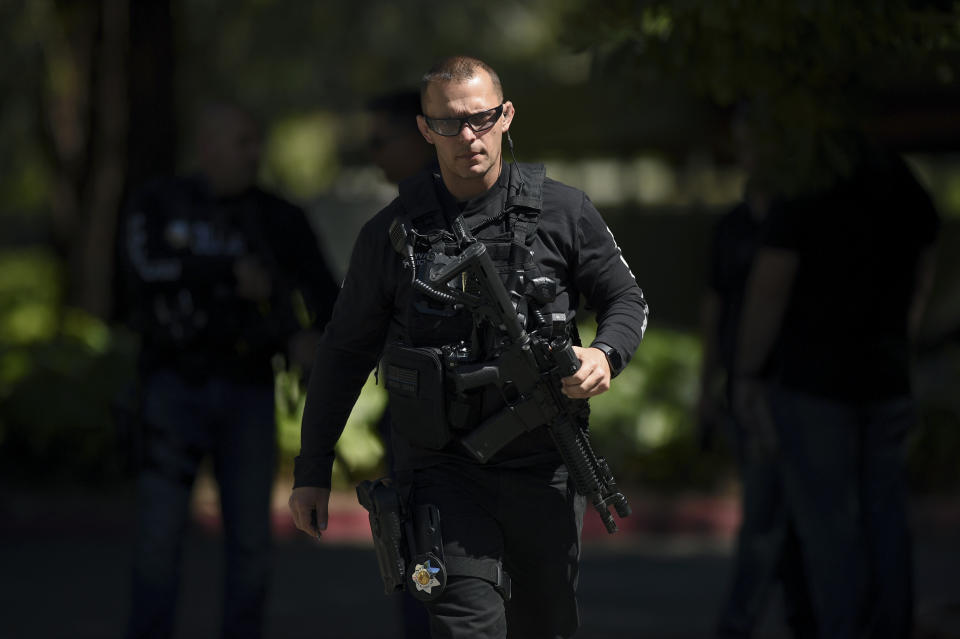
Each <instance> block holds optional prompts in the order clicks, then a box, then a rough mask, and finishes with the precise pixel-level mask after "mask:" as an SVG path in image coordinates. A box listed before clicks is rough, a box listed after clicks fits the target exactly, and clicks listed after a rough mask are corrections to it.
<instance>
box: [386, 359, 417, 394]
mask: <svg viewBox="0 0 960 639" xmlns="http://www.w3.org/2000/svg"><path fill="white" fill-rule="evenodd" d="M418 380H419V374H418V372H417V371H416V369H413V368H401V367H400V366H393V365H388V366H387V367H386V373H385V375H384V384H385V386H386V388H387V390H389V391H394V392H396V393H399V394H400V395H406V396H408V397H416V396H417V389H418Z"/></svg>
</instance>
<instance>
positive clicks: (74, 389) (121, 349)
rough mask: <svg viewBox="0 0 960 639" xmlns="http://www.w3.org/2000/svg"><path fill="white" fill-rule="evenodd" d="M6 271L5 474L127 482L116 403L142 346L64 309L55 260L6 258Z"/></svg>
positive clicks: (2, 363) (1, 385)
mask: <svg viewBox="0 0 960 639" xmlns="http://www.w3.org/2000/svg"><path fill="white" fill-rule="evenodd" d="M0 271H2V272H3V273H4V274H5V277H4V279H3V280H0V467H3V469H4V473H5V474H6V475H7V476H19V477H30V478H31V480H32V481H34V482H44V481H51V480H60V479H70V480H71V481H81V482H103V481H108V480H115V479H117V478H118V477H119V474H120V468H121V460H120V458H119V456H118V451H117V449H116V438H115V431H114V425H113V417H112V414H111V404H112V402H113V398H114V396H115V394H116V393H117V390H118V389H120V388H122V387H123V385H124V384H126V383H128V382H129V380H130V379H131V377H132V372H133V360H134V348H135V344H134V340H133V338H132V337H131V336H129V335H127V334H125V333H123V332H119V331H111V330H110V328H109V327H108V326H106V325H105V324H104V323H102V322H101V321H100V320H98V319H96V318H94V317H92V316H90V315H87V314H85V313H82V312H81V311H78V310H75V309H61V308H60V306H59V304H58V302H59V299H60V292H59V282H60V274H59V268H58V266H57V261H56V258H55V257H54V256H53V255H51V254H50V253H48V252H46V251H44V250H41V249H27V250H19V251H12V252H7V253H3V254H0ZM8 275H9V277H6V276H8Z"/></svg>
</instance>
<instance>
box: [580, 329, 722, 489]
mask: <svg viewBox="0 0 960 639" xmlns="http://www.w3.org/2000/svg"><path fill="white" fill-rule="evenodd" d="M595 331H596V327H595V324H591V323H589V322H583V323H581V325H580V334H581V338H582V339H583V343H584V344H589V343H590V342H591V341H592V339H593V336H594V335H595ZM700 357H701V346H700V342H699V340H698V339H697V338H696V337H695V336H693V335H691V334H688V333H682V332H675V331H669V330H657V329H653V330H650V331H648V333H647V335H646V337H645V338H644V341H643V343H642V344H641V345H640V348H639V349H638V350H637V353H636V355H635V356H634V358H633V359H632V360H631V361H630V364H629V365H628V366H627V367H626V368H625V369H624V370H623V371H622V372H621V373H620V375H618V376H617V378H616V379H615V380H613V383H612V384H611V385H610V390H609V391H608V392H606V393H604V394H603V395H599V396H597V397H594V398H591V399H590V432H591V438H592V442H593V444H594V447H595V448H596V450H597V452H598V454H602V455H603V456H604V457H606V458H607V460H608V461H609V463H610V466H611V468H612V469H613V471H614V475H615V476H616V477H617V479H618V481H620V482H621V483H624V484H627V485H631V486H638V485H640V486H644V487H645V488H648V489H650V490H656V491H669V490H678V489H684V488H698V489H709V488H711V487H712V486H714V485H715V484H716V483H717V482H718V480H720V479H722V478H724V477H725V476H726V473H725V471H726V470H728V469H729V460H728V459H727V458H726V457H725V456H723V455H722V454H718V453H706V452H703V451H701V450H700V446H699V443H698V432H697V424H696V422H695V420H694V415H695V410H694V407H695V404H696V401H697V392H698V388H699V387H698V375H699V367H700Z"/></svg>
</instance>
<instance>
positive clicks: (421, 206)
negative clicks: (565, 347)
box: [290, 57, 647, 638]
mask: <svg viewBox="0 0 960 639" xmlns="http://www.w3.org/2000/svg"><path fill="white" fill-rule="evenodd" d="M421 102H422V104H421V106H422V115H419V116H417V123H418V126H419V129H420V132H421V134H422V135H423V137H424V138H425V139H426V140H427V141H428V142H429V143H430V144H433V145H434V147H435V148H436V152H437V159H438V163H439V170H438V171H424V172H421V173H419V174H418V175H416V176H414V177H413V178H411V179H409V180H406V181H404V182H403V183H401V185H400V196H399V197H398V198H397V199H396V200H394V201H393V202H392V203H391V204H390V205H388V206H387V207H386V208H385V209H383V210H382V211H380V213H378V214H377V215H376V216H375V217H374V218H372V219H371V220H370V221H369V222H368V223H367V224H366V225H365V226H364V228H363V230H362V231H361V233H360V235H359V237H358V239H357V242H356V245H355V247H354V250H353V255H352V257H351V262H350V267H349V271H348V273H347V277H346V280H345V282H344V286H343V289H342V290H341V293H340V297H339V298H338V301H337V305H336V307H335V309H334V314H333V318H332V319H331V322H330V324H329V325H328V327H327V331H326V333H325V334H324V337H323V338H322V340H321V344H320V347H319V349H318V354H317V360H316V363H315V365H314V369H313V373H312V376H311V379H310V384H309V388H308V395H307V405H306V410H305V413H304V419H303V429H302V449H301V453H300V456H299V457H298V458H297V463H296V469H295V488H294V490H293V493H292V495H291V497H290V507H291V510H292V512H293V517H294V521H295V523H296V525H297V526H298V527H299V528H300V529H301V530H303V531H305V532H307V533H309V534H311V535H318V534H320V531H322V530H324V529H325V528H326V525H327V502H328V499H329V495H330V472H331V467H332V464H333V457H334V453H333V451H334V444H335V443H336V441H337V439H338V437H339V435H340V432H341V430H342V428H343V425H344V423H345V421H346V418H347V415H348V414H349V412H350V409H351V407H352V405H353V402H354V401H355V399H356V397H357V394H358V392H359V389H360V387H361V385H362V384H363V382H364V380H365V379H366V377H367V376H368V375H369V374H370V371H371V370H372V369H373V368H374V367H375V365H376V364H377V361H378V358H380V356H381V353H383V352H384V348H385V346H387V347H388V348H387V350H388V351H390V350H391V349H392V348H393V347H395V346H396V345H398V344H400V345H406V346H413V347H420V346H443V345H449V344H451V343H479V342H482V340H478V339H477V335H476V334H475V332H474V331H475V330H476V325H475V323H474V322H473V321H472V318H471V317H469V314H468V315H467V316H466V317H464V316H463V311H462V310H461V311H459V312H458V311H457V310H456V309H452V308H449V307H447V308H444V307H443V306H442V305H437V304H434V303H432V302H431V300H429V299H426V298H425V297H424V296H423V295H421V294H420V293H419V291H417V290H415V288H414V287H413V286H412V284H411V273H410V269H409V268H404V266H403V262H404V260H402V259H401V256H400V255H398V254H397V252H396V251H395V250H394V246H392V245H391V242H390V240H389V238H388V230H389V229H390V227H391V224H392V223H393V222H394V220H397V219H401V220H404V221H406V222H407V223H409V225H410V226H411V228H412V233H411V234H412V235H413V236H415V237H416V238H417V241H416V245H415V246H414V247H413V248H414V250H415V253H416V254H415V256H414V261H415V262H416V263H417V265H418V268H417V270H418V272H419V271H421V270H422V269H423V268H425V267H429V265H430V263H431V262H433V261H437V260H440V259H442V258H441V256H442V254H443V253H444V251H446V250H447V248H449V246H448V243H447V242H448V240H449V237H450V230H451V227H452V225H453V224H454V221H455V220H462V221H463V223H464V224H465V225H466V227H467V228H468V229H469V231H470V232H471V233H472V234H473V236H475V237H476V238H478V239H479V240H480V241H481V242H483V243H484V244H485V245H486V246H487V247H488V248H489V251H490V253H491V255H492V256H494V261H495V264H496V265H497V267H498V268H500V269H504V270H510V269H511V268H513V267H516V266H517V264H515V263H514V261H515V260H516V259H518V256H519V259H522V258H523V256H524V255H527V254H529V252H530V251H532V254H533V259H534V261H535V263H536V268H537V269H539V271H540V273H542V275H543V276H545V277H550V278H553V279H554V280H555V281H556V282H557V291H556V292H557V294H556V296H555V299H553V301H552V302H550V303H549V304H548V305H547V306H546V307H545V308H543V309H542V311H543V313H546V314H549V315H550V316H551V317H560V318H561V320H565V321H566V324H567V326H568V329H567V330H570V331H571V332H573V333H574V334H575V328H574V324H573V320H574V316H575V313H576V310H577V308H578V306H579V304H580V301H581V295H582V296H583V298H584V299H585V300H586V302H587V303H588V304H589V305H590V306H591V307H592V308H594V309H596V311H597V320H598V330H597V340H596V341H595V342H594V343H593V344H592V347H590V348H581V347H579V346H576V347H575V353H576V356H577V357H578V358H579V360H580V362H581V366H580V368H579V370H578V371H577V373H576V374H575V375H573V376H570V377H567V378H564V379H563V382H562V389H563V393H564V394H565V395H566V396H567V397H569V398H575V399H580V400H585V399H586V398H588V397H591V396H595V395H599V394H600V393H603V392H604V391H606V390H607V389H608V388H609V386H610V380H611V378H612V377H613V376H615V375H616V374H617V373H618V372H619V371H620V370H621V369H622V368H623V366H624V365H625V364H626V362H627V361H628V360H629V358H630V357H631V355H632V354H633V352H634V350H635V349H636V348H637V346H638V345H639V343H640V340H641V339H642V336H643V331H644V329H645V327H646V315H647V306H646V302H645V301H644V297H643V293H642V292H641V290H640V288H639V287H638V286H637V283H636V281H635V279H634V277H633V274H632V273H631V272H630V270H629V268H628V266H627V264H626V262H625V261H624V259H623V258H622V256H621V254H620V250H619V248H618V247H617V245H616V243H615V241H614V238H613V235H612V234H611V233H610V231H609V229H608V228H607V227H606V225H605V224H604V222H603V220H602V219H601V217H600V215H599V214H598V213H597V211H596V209H595V208H594V207H593V205H592V203H591V202H590V200H589V199H588V198H587V197H586V195H585V194H583V193H582V192H580V191H578V190H576V189H573V188H570V187H568V186H565V185H563V184H560V183H558V182H555V181H553V180H550V179H547V178H545V175H544V170H543V167H542V166H539V165H527V164H517V163H513V164H507V163H505V162H504V161H503V158H502V153H501V148H502V147H501V142H502V140H503V138H504V136H507V138H508V140H509V133H508V130H509V128H510V125H511V124H512V122H513V119H514V116H515V114H516V110H515V108H514V105H513V103H512V102H510V101H509V100H504V96H503V90H502V87H501V84H500V80H499V78H498V77H497V74H496V73H495V72H494V70H493V69H491V68H490V67H489V66H488V65H487V64H485V63H484V62H482V61H480V60H477V59H474V58H468V57H452V58H448V59H445V60H443V61H441V62H439V63H438V64H437V65H436V66H434V67H433V68H432V69H431V70H430V71H429V72H428V73H427V74H426V75H425V76H424V79H423V82H422V88H421ZM515 246H520V247H523V249H524V250H520V251H516V250H513V249H512V247H515ZM408 264H409V262H408ZM578 343H579V342H578ZM482 356H483V354H482V353H481V354H478V357H480V358H481V359H482ZM498 403H499V405H500V406H502V400H501V399H500V398H499V397H498V396H496V394H495V393H494V394H491V393H487V394H482V396H481V397H479V398H478V402H477V404H476V405H475V406H474V407H473V414H472V415H471V417H473V418H474V419H473V420H472V421H471V420H470V419H468V420H467V421H468V422H469V423H473V424H475V423H476V421H477V420H478V419H479V418H482V417H484V416H486V415H488V414H490V413H491V411H495V410H496V406H495V405H496V404H498ZM428 412H429V411H427V410H425V411H423V413H422V416H424V417H425V416H426V415H427V413H428ZM391 413H392V416H393V430H394V433H393V452H394V459H395V462H394V463H395V468H396V471H397V474H398V476H399V477H400V483H401V494H402V495H403V496H404V498H405V499H408V500H409V501H410V502H411V503H412V504H414V505H416V506H420V505H425V504H429V505H432V506H435V507H436V509H437V513H438V515H439V521H440V528H441V533H442V541H443V554H444V556H445V561H446V562H447V564H448V566H459V569H457V570H450V571H448V575H447V579H446V584H445V587H444V588H443V591H442V594H441V595H440V596H439V597H437V598H436V599H434V600H433V601H431V602H430V603H428V604H427V606H428V611H429V614H430V621H431V631H432V634H433V636H434V637H471V638H477V637H505V636H506V634H507V632H508V629H509V632H510V634H511V636H523V637H569V636H571V635H572V634H573V633H574V632H575V630H576V629H577V627H578V626H579V613H578V610H577V602H576V595H575V591H576V585H577V578H578V560H579V554H580V531H581V527H582V522H583V513H584V508H585V500H584V498H583V497H582V496H580V495H577V494H575V492H574V490H573V488H572V485H571V481H570V480H569V478H568V473H567V469H566V468H565V466H564V464H563V462H562V461H561V458H560V456H559V454H558V452H557V449H556V446H555V445H554V444H553V442H552V441H551V439H550V435H549V433H548V432H547V429H546V428H545V427H542V426H541V427H536V428H533V429H532V430H530V431H528V432H526V433H524V434H523V435H520V436H518V437H517V438H515V439H514V440H513V441H511V442H510V443H508V444H507V445H506V446H505V447H503V448H502V449H501V450H500V451H499V452H497V453H496V455H494V456H493V458H491V459H490V460H489V461H487V463H484V464H481V463H479V462H477V461H475V460H474V458H472V457H470V456H469V455H468V454H467V453H466V452H465V451H464V449H463V447H462V446H461V445H460V443H458V440H457V438H456V437H454V438H453V439H452V440H451V441H449V442H447V443H443V441H442V440H439V441H437V444H436V445H434V446H431V445H430V444H425V443H424V442H425V441H429V440H430V439H431V435H432V431H431V429H434V428H437V427H438V425H437V424H435V423H427V422H428V420H426V419H418V418H417V417H418V415H417V414H416V413H414V414H407V413H406V412H405V411H404V413H403V414H401V412H398V410H397V405H396V404H395V403H394V401H393V398H391ZM439 426H441V427H442V426H443V425H439ZM460 426H461V427H462V426H463V424H462V423H461V424H460ZM582 426H583V427H584V428H585V427H586V424H585V423H584V424H582ZM468 427H469V426H468ZM404 475H405V476H406V478H404ZM505 575H506V576H505ZM427 577H428V578H429V575H427ZM508 580H509V581H510V582H512V589H511V590H512V592H511V593H510V596H509V598H508V597H507V595H508V592H507V588H506V585H507V582H508ZM428 587H429V586H428Z"/></svg>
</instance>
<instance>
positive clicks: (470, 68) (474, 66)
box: [420, 55, 503, 108]
mask: <svg viewBox="0 0 960 639" xmlns="http://www.w3.org/2000/svg"><path fill="white" fill-rule="evenodd" d="M478 70H482V71H485V72H486V73H487V75H489V76H490V80H491V81H492V82H493V90H494V91H495V92H496V94H497V97H498V98H499V99H500V100H503V85H502V84H500V76H498V75H497V72H496V71H494V70H493V67H491V66H490V65H489V64H487V63H486V62H484V61H483V60H480V59H479V58H471V57H470V56H465V55H455V56H450V57H449V58H444V59H442V60H440V61H439V62H437V63H435V64H434V65H433V66H432V67H430V70H429V71H427V72H426V73H425V74H424V75H423V78H422V79H421V80H420V103H421V108H422V106H423V102H424V101H425V100H426V97H427V89H429V88H430V85H431V84H436V83H438V82H466V81H467V80H469V79H470V78H472V77H474V76H476V75H477V71H478Z"/></svg>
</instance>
